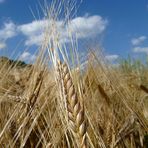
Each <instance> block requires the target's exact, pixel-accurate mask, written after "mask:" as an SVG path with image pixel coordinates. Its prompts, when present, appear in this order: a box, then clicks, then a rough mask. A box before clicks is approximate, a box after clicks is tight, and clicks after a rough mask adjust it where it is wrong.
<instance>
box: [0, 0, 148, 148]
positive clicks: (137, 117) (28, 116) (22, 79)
mask: <svg viewBox="0 0 148 148" xmlns="http://www.w3.org/2000/svg"><path fill="white" fill-rule="evenodd" d="M74 2H75V1H72V2H71V3H70V4H69V6H70V7H68V8H69V11H67V13H66V14H65V19H66V20H65V22H64V23H66V24H67V25H68V24H69V22H70V20H69V17H70V16H69V15H70V14H71V13H70V12H72V10H73V9H72V8H73V5H74V4H75V3H74ZM57 4H58V1H57V2H55V1H53V3H52V5H51V8H48V7H47V8H45V10H46V11H45V12H44V13H46V15H45V16H47V17H48V18H49V20H50V21H49V22H50V23H51V24H52V28H50V29H49V28H48V27H49V26H48V25H49V24H48V25H47V26H45V40H44V42H43V45H42V46H41V47H40V48H39V53H38V55H37V59H36V61H35V62H34V63H33V65H29V66H27V65H26V66H23V67H21V66H20V67H18V66H17V63H15V64H13V66H12V64H10V63H9V61H8V60H7V62H5V63H4V64H2V66H1V69H0V147H11V148H12V147H14V148H19V147H21V148H22V147H26V148H40V147H43V148H48V147H59V148H61V147H64V148H66V147H72V148H76V147H83V148H84V147H87V148H88V147H92V148H97V147H101V148H106V147H110V148H113V147H119V148H120V147H131V148H132V147H133V148H136V147H144V148H146V147H147V143H148V142H147V141H148V138H147V134H148V133H147V132H148V101H147V100H148V91H147V90H148V87H147V86H146V84H148V78H147V73H148V69H145V70H144V71H143V73H140V71H138V72H135V71H134V70H132V69H131V71H130V72H129V71H127V72H125V71H124V72H123V70H122V69H120V67H118V68H113V67H110V66H109V65H108V64H107V63H106V62H105V61H104V58H103V56H102V55H101V52H100V56H99V57H97V56H95V55H96V54H94V53H91V55H92V56H90V59H87V60H88V62H87V63H88V64H87V65H86V68H85V69H83V71H82V70H81V68H72V67H71V66H70V64H71V63H79V61H77V60H74V61H72V60H71V59H75V58H74V57H77V56H78V53H77V52H75V51H76V49H75V48H76V44H77V43H76V41H75V40H74V39H73V38H72V37H71V32H70V30H68V33H69V38H70V39H71V42H70V44H71V45H72V51H71V52H72V55H73V58H69V57H68V56H67V50H69V49H66V46H64V45H63V44H61V43H60V41H59V40H58V36H59V33H60V32H58V31H59V30H58V28H57V25H56V21H57V20H58V16H59V14H60V13H61V10H62V9H63V7H62V5H64V4H67V3H64V2H63V1H60V2H59V5H57ZM67 5H68V4H67ZM58 6H59V7H58ZM64 6H66V5H64ZM50 27H51V26H50ZM47 52H48V54H49V55H48V54H47ZM58 61H62V62H58ZM49 63H50V64H49ZM76 66H77V67H80V66H81V65H79V64H78V65H76ZM139 73H140V74H139ZM143 79H144V82H143Z"/></svg>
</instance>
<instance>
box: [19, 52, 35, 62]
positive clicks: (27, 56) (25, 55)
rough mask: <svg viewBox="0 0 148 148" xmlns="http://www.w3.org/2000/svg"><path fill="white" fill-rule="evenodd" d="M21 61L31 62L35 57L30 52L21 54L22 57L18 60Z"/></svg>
mask: <svg viewBox="0 0 148 148" xmlns="http://www.w3.org/2000/svg"><path fill="white" fill-rule="evenodd" d="M19 59H20V60H21V61H27V62H32V61H34V60H35V59H36V56H35V55H32V54H31V53H30V52H27V51H25V52H23V53H22V55H21V56H20V58H19Z"/></svg>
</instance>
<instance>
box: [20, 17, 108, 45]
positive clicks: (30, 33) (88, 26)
mask: <svg viewBox="0 0 148 148" xmlns="http://www.w3.org/2000/svg"><path fill="white" fill-rule="evenodd" d="M107 23H108V22H107V20H105V19H103V18H102V17H101V16H98V15H95V16H84V17H76V18H74V19H72V20H71V21H70V22H69V25H68V26H65V25H64V21H57V22H56V23H55V25H56V26H57V28H56V29H57V33H58V35H59V41H60V42H62V43H65V42H69V33H71V35H76V36H77V38H78V39H82V38H89V37H91V38H92V37H94V36H96V35H98V34H101V33H102V32H103V31H104V30H105V29H106V26H107ZM47 25H48V28H49V29H48V32H51V31H52V26H51V25H52V23H51V22H50V20H40V21H33V22H31V23H28V24H23V25H20V26H18V30H19V31H20V32H21V33H22V34H23V35H25V36H26V37H27V40H26V42H25V44H26V45H34V44H35V45H40V44H41V43H42V41H43V39H44V29H45V27H46V26H47Z"/></svg>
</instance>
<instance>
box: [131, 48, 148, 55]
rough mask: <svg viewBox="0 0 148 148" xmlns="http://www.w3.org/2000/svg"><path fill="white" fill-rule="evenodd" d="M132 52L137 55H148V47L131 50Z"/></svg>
mask: <svg viewBox="0 0 148 148" xmlns="http://www.w3.org/2000/svg"><path fill="white" fill-rule="evenodd" d="M133 51H134V52H137V53H146V54H148V47H135V48H134V49H133Z"/></svg>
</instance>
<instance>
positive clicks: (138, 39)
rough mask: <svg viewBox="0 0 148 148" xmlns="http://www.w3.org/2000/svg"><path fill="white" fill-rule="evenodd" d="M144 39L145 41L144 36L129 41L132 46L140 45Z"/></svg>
mask: <svg viewBox="0 0 148 148" xmlns="http://www.w3.org/2000/svg"><path fill="white" fill-rule="evenodd" d="M146 39H147V37H146V36H140V37H138V38H133V39H132V40H131V43H132V44H133V45H140V44H141V43H142V42H144V41H145V40H146Z"/></svg>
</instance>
